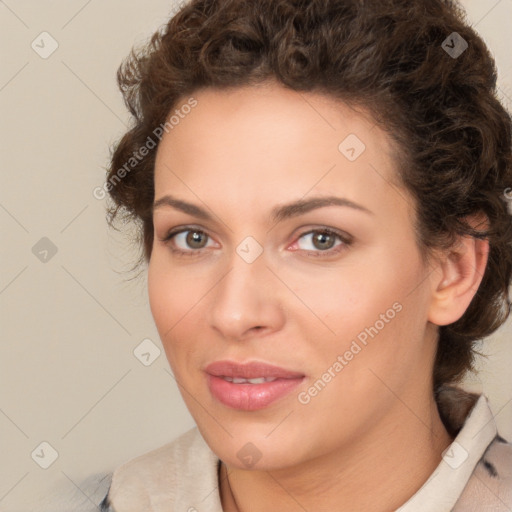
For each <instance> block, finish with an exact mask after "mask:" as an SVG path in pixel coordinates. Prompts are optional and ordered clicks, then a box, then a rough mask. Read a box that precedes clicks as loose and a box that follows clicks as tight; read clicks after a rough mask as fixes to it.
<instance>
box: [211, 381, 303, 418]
mask: <svg viewBox="0 0 512 512" xmlns="http://www.w3.org/2000/svg"><path fill="white" fill-rule="evenodd" d="M207 377H208V388H209V389H210V392H211V394H212V395H213V396H214V397H215V398H216V399H217V400H219V402H222V403H223V404H224V405H227V406H228V407H231V408H233V409H240V410H243V411H256V410H258V409H263V408H265V407H267V406H268V405H270V404H271V403H272V402H275V401H276V400H278V399H279V398H282V397H283V396H285V395H287V394H288V393H290V392H291V391H292V390H293V389H294V388H296V387H297V386H298V385H299V384H300V383H301V382H302V381H303V380H304V377H299V378H295V379H276V380H274V381H272V382H264V383H263V384H233V383H232V382H228V381H227V380H224V379H223V378H222V377H216V376H214V375H210V374H208V375H207Z"/></svg>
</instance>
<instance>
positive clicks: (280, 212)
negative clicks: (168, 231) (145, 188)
mask: <svg viewBox="0 0 512 512" xmlns="http://www.w3.org/2000/svg"><path fill="white" fill-rule="evenodd" d="M165 206H167V207H171V208H174V209H176V210H180V211H182V212H184V213H187V214H189V215H192V216H194V217H197V218H199V219H203V220H213V217H212V215H210V213H208V212H207V211H206V210H205V209H204V208H201V207H200V206H197V205H195V204H192V203H188V202H187V201H183V200H181V199H176V198H174V197H172V196H170V195H165V196H163V197H161V198H160V199H157V200H156V201H155V202H154V203H153V211H155V210H158V209H160V208H163V207H165ZM326 206H345V207H348V208H353V209H354V210H358V211H361V212H364V213H368V214H370V215H373V214H374V213H373V212H372V211H371V210H368V208H365V207H364V206H362V205H360V204H357V203H354V202H353V201H350V200H349V199H345V198H343V197H336V196H321V197H312V198H309V199H299V200H297V201H293V202H291V203H288V204H285V205H280V206H276V207H274V208H273V209H272V211H271V212H270V219H271V221H272V222H281V221H283V220H285V219H289V218H292V217H297V216H299V215H303V214H305V213H307V212H310V211H312V210H316V209H317V208H323V207H326Z"/></svg>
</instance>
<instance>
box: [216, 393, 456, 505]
mask: <svg viewBox="0 0 512 512" xmlns="http://www.w3.org/2000/svg"><path fill="white" fill-rule="evenodd" d="M415 403H418V402H415ZM424 403H425V408H424V410H423V411H414V412H413V411H411V409H410V408H409V407H407V406H406V405H405V404H404V402H403V401H401V400H397V401H396V404H395V407H394V409H395V410H394V411H391V412H390V414H389V415H387V416H386V417H385V418H384V419H383V420H382V421H381V422H380V423H379V424H378V425H375V426H374V427H373V428H372V429H371V430H369V431H368V432H367V433H366V434H365V437H364V438H360V439H358V442H357V443H353V442H351V443H350V446H346V445H343V446H340V447H339V448H338V449H337V450H334V451H331V452H329V453H328V454H325V455H322V456H319V457H317V458H315V459H312V460H308V461H305V462H303V463H301V464H300V465H297V466H294V467H292V468H282V469H278V470H272V471H258V470H252V471H251V470H245V469H240V468H236V467H228V466H225V465H224V464H222V468H221V483H220V493H221V499H222V506H223V510H224V512H249V511H250V512H267V511H268V510H274V509H277V508H279V510H280V511H281V512H299V511H300V512H303V511H304V510H316V511H318V512H324V511H325V512H327V511H329V512H332V511H333V510H336V511H338V512H345V511H349V510H350V511H352V510H365V511H366V512H389V511H390V510H396V509H397V508H398V507H400V506H401V505H403V504H404V503H405V502H406V501H407V500H408V499H409V498H411V497H412V495H413V494H414V493H415V492H416V491H417V490H418V489H419V488H420V487H421V486H422V485H423V484H424V483H425V482H426V480H427V479H428V478H429V476H430V475H431V474H432V472H433V471H434V470H435V468H436V467H437V465H438V464H439V463H440V461H441V457H442V452H443V451H444V450H445V449H446V448H447V447H448V445H449V444H450V443H451V442H452V441H453V438H452V437H451V436H450V435H449V434H448V432H447V431H446V429H445V427H444V425H443V423H442V421H441V418H440V416H439V412H438V409H437V406H436V404H435V401H434V398H433V396H432V397H431V399H430V400H429V401H426V402H424ZM376 497H378V499H376Z"/></svg>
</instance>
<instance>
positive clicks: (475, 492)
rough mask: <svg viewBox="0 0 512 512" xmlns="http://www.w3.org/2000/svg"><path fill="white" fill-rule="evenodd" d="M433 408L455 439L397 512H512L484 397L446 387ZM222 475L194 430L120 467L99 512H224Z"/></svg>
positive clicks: (505, 461) (511, 488) (509, 460)
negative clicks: (221, 497)
mask: <svg viewBox="0 0 512 512" xmlns="http://www.w3.org/2000/svg"><path fill="white" fill-rule="evenodd" d="M436 400H437V403H438V408H439V411H440V414H441V417H442V419H443V422H444V424H445V426H446V428H447V430H448V431H449V432H450V433H451V434H452V435H453V436H455V439H454V441H453V442H452V444H451V445H450V446H449V447H448V448H447V449H446V450H445V452H444V454H443V458H442V460H441V462H440V463H439V465H438V466H437V468H436V469H435V470H434V472H433V473H432V475H431V476H430V477H429V479H428V480H427V481H426V482H425V483H424V484H423V486H422V487H421V488H420V489H419V490H418V491H417V492H416V493H415V494H414V495H413V496H412V497H411V498H410V499H409V500H407V502H406V503H404V504H403V505H402V506H401V507H400V508H398V509H397V510H396V512H482V511H491V512H512V444H510V443H508V442H507V441H505V439H503V438H502V437H501V436H500V435H499V434H498V432H497V428H496V423H495V421H494V417H493V414H492V412H491V409H490V407H489V403H488V400H487V398H486V397H485V395H476V394H474V393H468V392H466V391H463V390H462V389H460V388H456V387H448V386H446V387H443V388H441V391H439V392H438V393H437V395H436ZM219 469H220V460H219V458H218V457H217V456H216V455H215V453H213V452H212V450H211V449H210V448H209V446H208V445H207V444H206V442H205V441H204V439H203V437H202V436H201V434H200V432H199V430H198V429H197V427H194V428H193V429H191V430H189V431H188V432H185V433H184V434H183V435H181V436H180V437H179V438H177V439H175V440H174V441H172V442H170V443H167V444H165V445H163V446H161V447H159V448H157V449H155V450H152V451H150V452H147V453H145V454H143V455H140V456H138V457H136V458H134V459H131V460H129V461H128V462H126V463H125V464H123V465H121V466H119V467H118V468H117V469H116V470H115V471H114V473H113V475H112V479H111V484H110V488H109V491H108V493H107V495H106V496H105V498H104V500H103V501H102V503H101V504H100V510H102V511H104V512H222V506H221V501H220V494H219V481H218V478H219Z"/></svg>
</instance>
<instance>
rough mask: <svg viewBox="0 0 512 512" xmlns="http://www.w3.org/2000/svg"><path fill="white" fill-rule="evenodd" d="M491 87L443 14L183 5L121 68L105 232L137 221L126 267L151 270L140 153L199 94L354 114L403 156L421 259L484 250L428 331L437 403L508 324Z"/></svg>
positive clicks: (509, 159)
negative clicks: (303, 98) (119, 118)
mask: <svg viewBox="0 0 512 512" xmlns="http://www.w3.org/2000/svg"><path fill="white" fill-rule="evenodd" d="M456 44H457V45H458V46H457V48H458V50H459V51H458V52H457V53H454V52H450V49H453V48H456ZM466 44H467V47H466V46H465V45H466ZM496 79H497V72H496V66H495V63H494V60H493V58H492V56H491V55H490V52H489V51H488V49H487V47H486V46H485V44H484V42H483V41H482V39H481V38H480V37H479V36H478V35H477V33H476V32H475V31H474V30H473V29H472V28H471V27H470V26H469V24H468V23H467V21H466V18H465V12H464V11H463V10H462V8H461V7H460V6H459V5H458V4H456V3H455V2H452V1H448V0H412V1H411V0H252V1H247V0H222V1H221V0H192V1H191V2H190V3H187V4H185V5H183V6H182V7H181V9H180V10H179V11H178V12H177V13H176V14H175V15H174V16H173V17H172V18H171V19H170V20H169V22H168V23H167V24H166V25H164V27H162V29H161V30H159V31H158V32H156V33H155V34H154V35H153V36H152V37H151V39H150V40H149V41H148V42H147V43H146V44H145V45H143V46H142V47H141V48H139V49H132V51H131V53H130V55H129V56H128V57H127V58H126V59H125V60H124V61H123V63H122V64H121V66H120V67H119V69H118V73H117V80H118V84H119V87H120V89H121V91H122V93H123V96H124V100H125V103H126V106H127V107H128V109H129V111H130V112H131V114H132V116H133V127H132V128H131V129H129V131H128V132H127V133H125V134H124V136H123V137H122V138H121V140H120V141H119V142H118V143H117V144H115V145H114V147H113V148H112V154H111V162H110V165H109V168H108V174H107V190H108V192H109V195H110V198H111V200H112V201H113V203H111V204H110V205H109V206H108V208H107V219H108V222H109V225H110V226H114V221H115V220H116V219H118V220H123V221H124V222H125V223H126V222H130V223H131V222H133V221H135V225H136V226H138V231H137V241H138V244H139V247H140V248H141V256H140V258H139V260H138V262H137V264H136V266H135V268H136V267H138V266H139V265H140V264H143V263H144V262H146V263H147V262H149V260H150V257H151V250H152V246H153V236H154V233H153V220H152V204H153V200H154V180H153V173H154V162H155V155H156V149H152V150H150V151H148V149H147V147H148V141H149V140H150V139H151V140H152V141H153V146H155V143H154V140H153V136H154V135H155V134H157V133H160V132H161V130H160V132H157V130H158V128H157V127H161V126H164V124H165V123H166V121H167V119H168V116H169V115H171V114H172V111H173V109H176V107H177V106H178V105H179V104H180V102H182V101H185V100H184V99H186V98H187V97H188V96H190V95H191V94H192V93H193V92H194V91H197V90H199V89H200V88H204V87H215V88H233V87H240V86H246V85H257V84H260V83H262V82H265V81H268V80H275V81H277V82H278V83H280V84H282V85H284V86H285V87H288V88H290V89H292V90H295V91H312V92H319V93H322V94H325V95H327V96H329V97H332V98H335V99H340V100H342V101H344V102H345V103H348V104H350V105H356V106H357V105H359V106H363V107H364V108H365V109H367V111H369V112H370V113H371V114H372V115H373V116H374V118H375V120H376V122H378V123H379V125H380V126H381V127H382V128H383V129H384V130H386V132H387V133H388V134H389V135H390V137H391V138H392V139H393V140H394V141H395V142H396V143H397V146H398V148H399V150H400V151H399V155H398V156H397V163H398V168H399V172H398V175H399V179H400V181H401V185H402V186H404V187H406V189H408V190H409V191H410V192H411V193H412V196H413V197H414V200H415V203H416V204H415V208H416V211H417V219H415V221H416V230H417V233H418V245H419V247H420V248H421V250H422V254H426V255H430V254H431V253H432V250H433V249H435V248H438V249H439V248H441V249H447V248H449V247H450V246H451V245H452V243H453V242H454V241H455V239H456V237H457V236H474V237H479V238H484V239H488V240H489V244H490V252H489V259H488V263H487V267H486V270H485V273H484V276H483V280H482V282H481V285H480V287H479V289H478V291H477V293H476V294H475V296H474V298H473V300H472V302H471V304H470V305H469V307H468V309H467V310H466V312H465V314H464V315H463V316H462V317H461V318H460V319H459V320H458V321H457V322H455V323H453V324H451V325H448V326H441V327H440V328H439V341H438V348H437V354H436V361H435V365H434V389H435V390H437V389H438V387H439V386H440V385H442V384H445V383H450V382H457V381H460V380H461V379H462V377H463V376H464V374H465V373H466V372H467V371H468V370H474V356H475V353H477V351H476V343H477V342H478V341H479V340H481V339H482V338H484V337H485V336H488V335H489V334H491V333H492V332H494V331H495V330H496V329H497V328H498V327H499V326H500V325H501V324H502V323H503V322H504V321H505V319H506V318H507V317H508V315H509V312H510V302H509V295H508V286H509V283H510V279H511V271H512V223H511V216H510V214H509V212H508V209H507V203H506V200H505V198H504V191H505V190H510V189H509V187H511V186H512V175H511V174H512V156H511V132H512V129H511V124H512V123H511V117H510V114H509V113H508V112H507V111H506V110H505V108H504V107H503V106H502V105H501V103H500V102H499V100H498V99H497V96H496ZM174 112H176V110H174ZM145 146H146V150H145V151H144V147H145ZM139 153H143V154H144V158H139ZM134 155H136V156H137V158H135V157H134ZM127 162H129V166H128V167H127ZM122 170H123V172H120V171H122ZM478 213H480V214H481V213H484V214H485V215H486V216H487V219H488V226H486V227H488V229H487V230H486V231H481V230H480V231H479V230H476V229H474V228H473V227H471V226H470V225H469V223H468V222H467V217H468V216H470V215H472V214H478ZM429 257H430V256H429Z"/></svg>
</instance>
